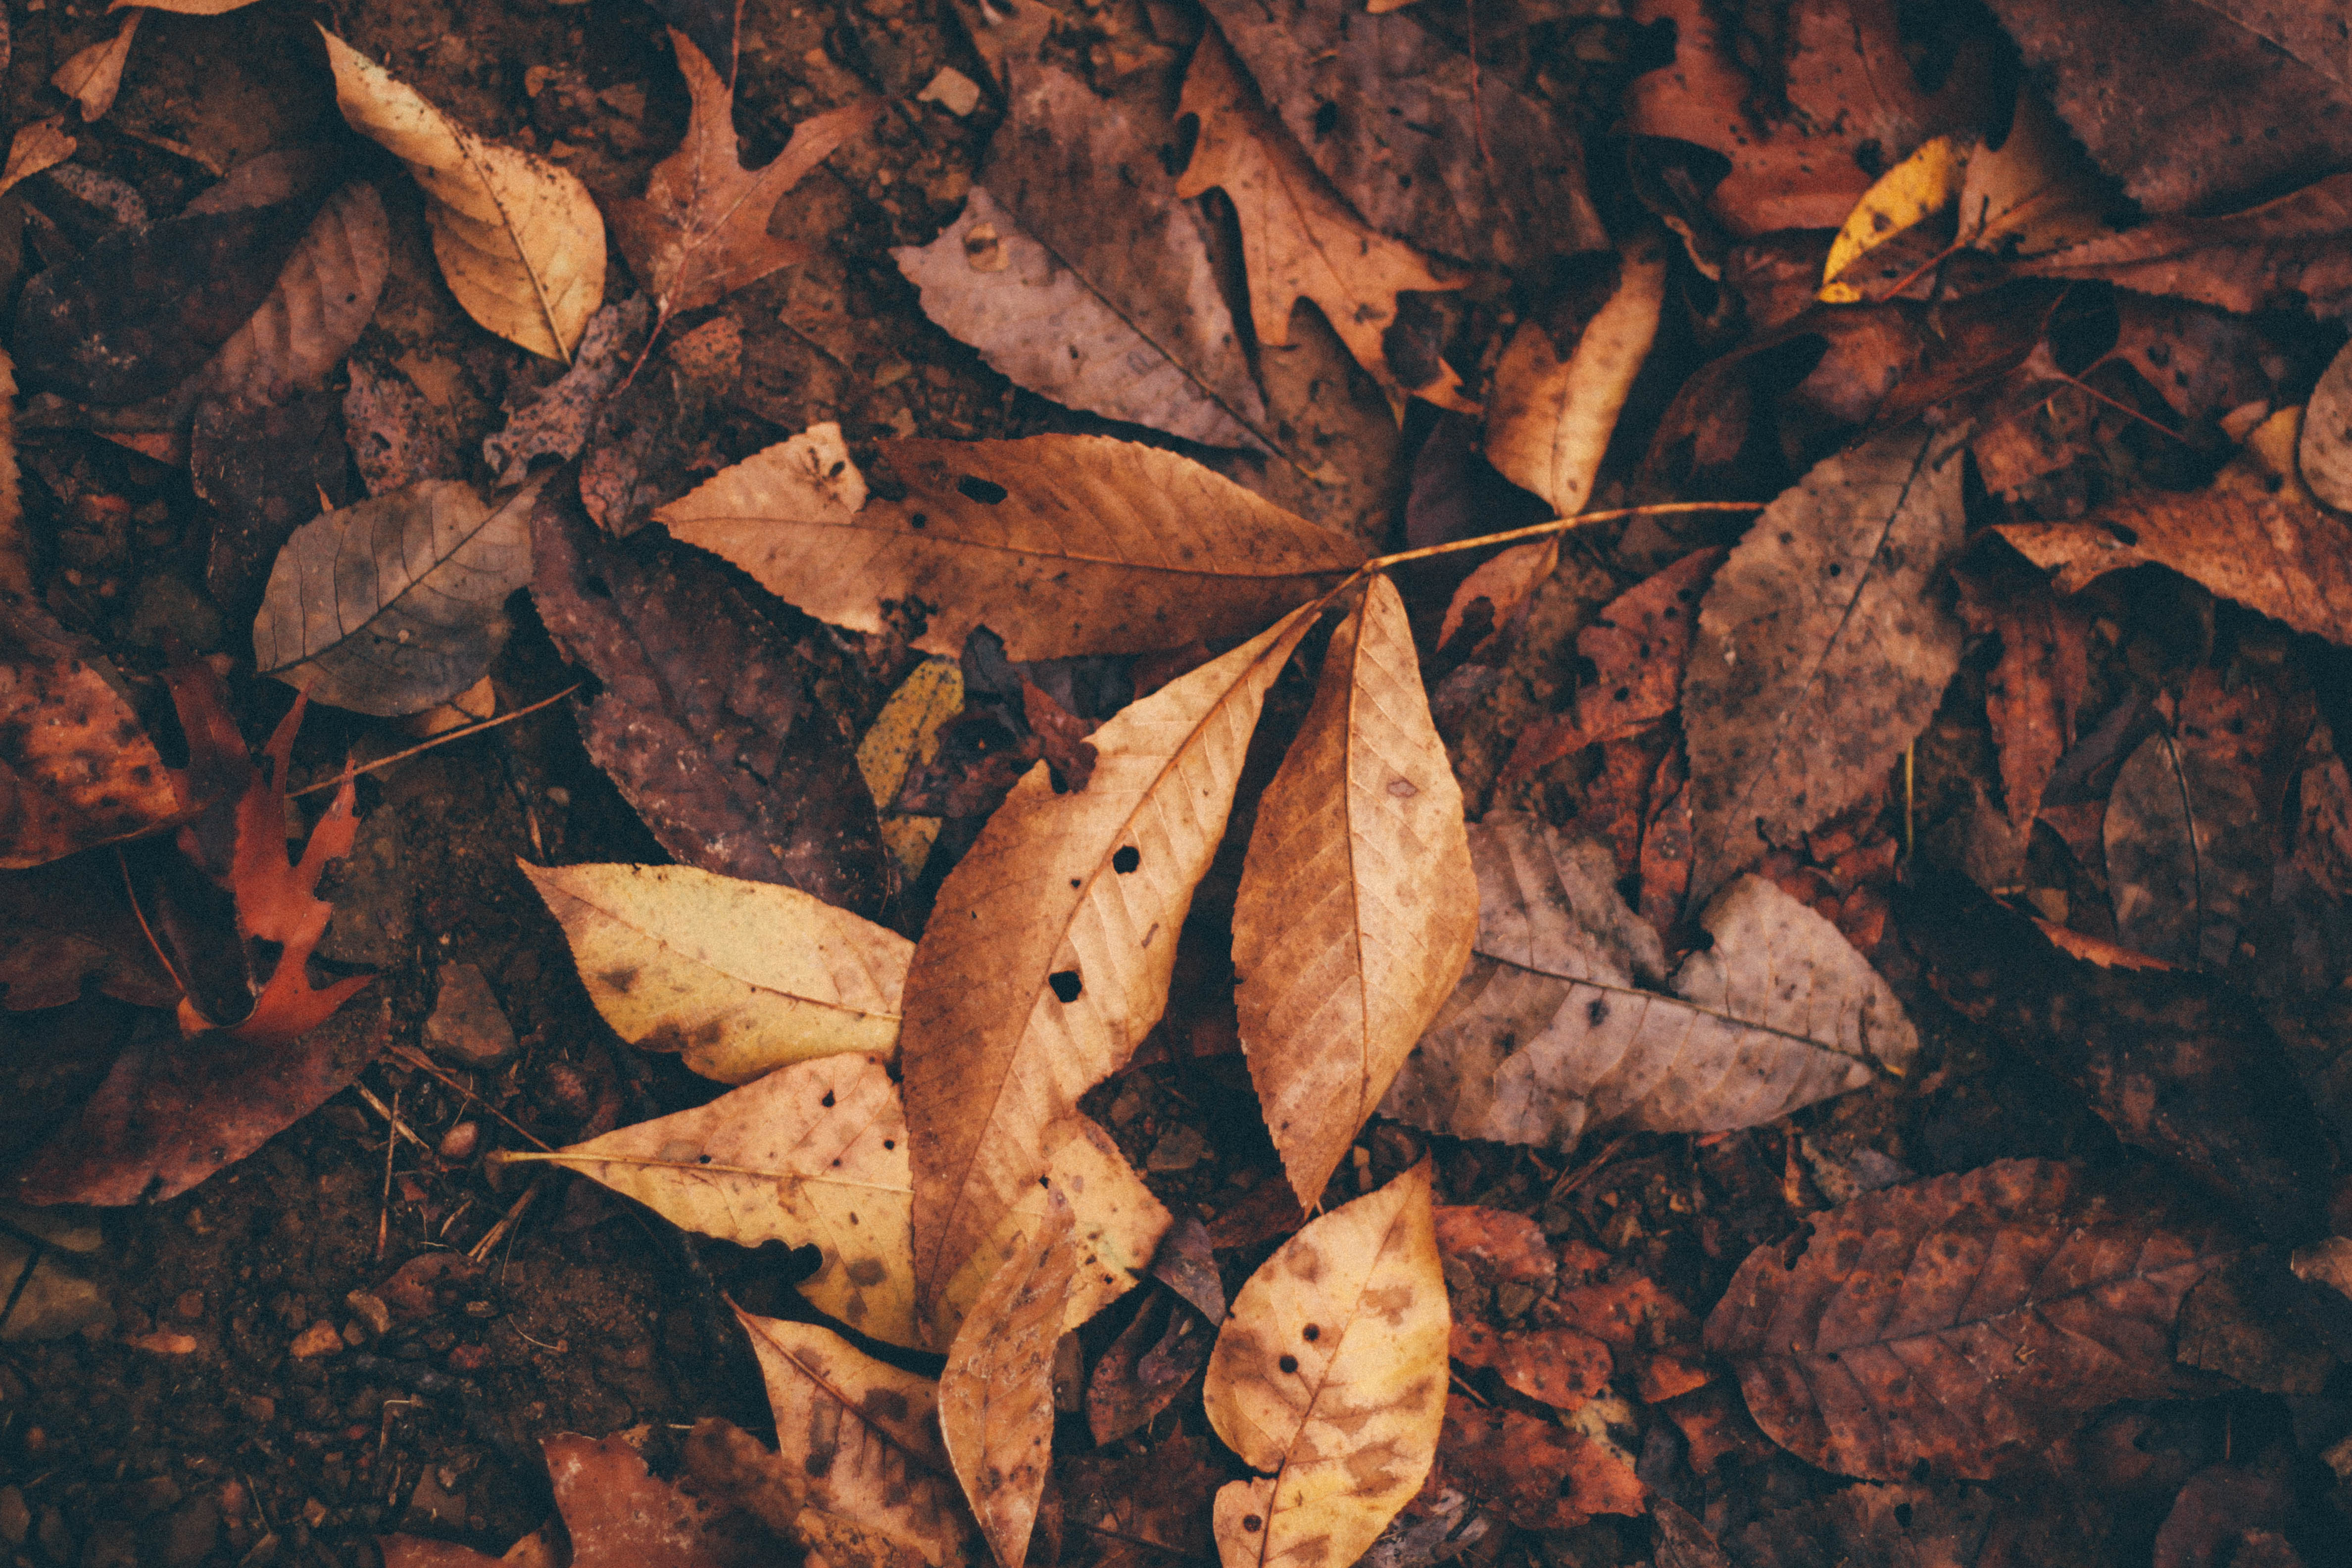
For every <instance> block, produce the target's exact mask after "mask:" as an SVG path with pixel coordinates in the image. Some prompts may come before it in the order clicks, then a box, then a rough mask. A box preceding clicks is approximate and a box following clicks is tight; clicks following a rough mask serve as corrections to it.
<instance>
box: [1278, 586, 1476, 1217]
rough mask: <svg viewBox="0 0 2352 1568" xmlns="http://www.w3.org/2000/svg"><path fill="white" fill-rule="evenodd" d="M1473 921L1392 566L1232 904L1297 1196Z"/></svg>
mask: <svg viewBox="0 0 2352 1568" xmlns="http://www.w3.org/2000/svg"><path fill="white" fill-rule="evenodd" d="M1477 929H1478V884H1477V879H1476V877H1475V874H1474V873H1473V872H1472V870H1471V868H1470V845H1469V840H1468V838H1467V837H1465V834H1464V831H1463V826H1462V791H1461V788H1460V786H1458V785H1457V784H1455V783H1454V770H1453V769H1452V767H1451V766H1449V765H1448V763H1447V762H1446V759H1445V746H1444V742H1442V741H1440V740H1439V739H1438V735H1437V729H1436V726H1435V725H1434V724H1433V723H1432V722H1431V721H1430V718H1429V700H1428V699H1427V697H1426V696H1425V695H1423V690H1422V684H1421V670H1420V667H1419V665H1418V663H1417V662H1416V660H1415V659H1414V658H1413V651H1412V627H1411V626H1409V625H1408V624H1407V622H1406V619H1405V609H1404V601H1403V600H1402V598H1401V597H1399V596H1398V594H1397V591H1396V589H1395V587H1394V586H1393V585H1392V584H1391V583H1390V582H1389V580H1388V579H1387V578H1386V577H1384V576H1381V577H1375V578H1373V579H1372V581H1371V582H1370V584H1369V585H1368V586H1367V588H1366V590H1365V593H1364V596H1363V598H1362V600H1361V601H1360V603H1359V604H1358V605H1357V606H1356V609H1355V611H1354V612H1353V613H1352V614H1351V615H1349V616H1348V618H1347V619H1346V620H1345V621H1343V622H1342V623H1341V624H1340V626H1339V630H1338V631H1336V632H1335V633H1333V634H1332V637H1331V645H1330V648H1329V651H1328V652H1327V653H1326V654H1325V655H1324V660H1323V674H1322V679H1321V680H1320V681H1319V682H1318V685H1317V688H1316V692H1315V703H1314V706H1313V707H1312V708H1311V709H1310V710H1308V712H1307V721H1306V723H1305V725H1304V726H1303V727H1302V728H1301V729H1300V731H1299V732H1298V738H1297V741H1296V742H1293V743H1292V745H1291V747H1290V751H1289V753H1288V754H1287V755H1286V757H1285V758H1284V759H1283V763H1282V768H1281V771H1280V772H1278V773H1276V774H1275V777H1274V782H1273V783H1272V784H1269V785H1267V786H1266V791H1265V796H1264V798H1263V799H1262V800H1261V801H1260V802H1259V805H1258V811H1257V825H1256V826H1255V829H1253V831H1252V833H1251V835H1250V847H1249V858H1248V861H1247V864H1246V865H1245V866H1244V868H1243V871H1242V881H1241V891H1240V894H1239V897H1238V900H1237V901H1236V903H1235V905H1234V975H1235V985H1234V1005H1235V1007H1236V1008H1237V1009H1238V1010H1239V1014H1240V1021H1241V1037H1242V1048H1243V1049H1244V1050H1245V1051H1246V1052H1248V1054H1249V1067H1250V1078H1251V1079H1252V1081H1253V1082H1255V1085H1256V1086H1257V1095H1258V1103H1259V1105H1260V1106H1261V1107H1263V1109H1264V1110H1265V1123H1266V1127H1267V1130H1268V1131H1271V1132H1272V1133H1273V1135H1274V1146H1275V1148H1276V1152H1279V1153H1280V1154H1281V1156H1282V1163H1283V1168H1284V1170H1285V1171H1286V1173H1288V1175H1289V1177H1290V1183H1291V1186H1292V1188H1293V1189H1294V1190H1295V1191H1297V1194H1298V1201H1299V1203H1300V1205H1303V1206H1306V1207H1310V1208H1311V1207H1312V1206H1314V1205H1316V1204H1318V1203H1319V1202H1320V1201H1321V1200H1322V1197H1323V1188H1324V1184H1326V1183H1328V1181H1329V1180H1330V1178H1331V1173H1332V1172H1333V1171H1334V1170H1336V1169H1338V1168H1339V1161H1340V1159H1341V1158H1342V1157H1343V1156H1344V1155H1345V1154H1346V1152H1347V1150H1348V1146H1349V1143H1351V1142H1354V1140H1355V1136H1356V1133H1357V1131H1358V1130H1359V1129H1360V1128H1361V1127H1362V1126H1363V1124H1364V1123H1365V1121H1368V1120H1369V1119H1370V1116H1371V1114H1372V1112H1373V1110H1376V1109H1377V1108H1378V1107H1379V1105H1380V1103H1381V1096H1382V1095H1384V1094H1386V1093H1387V1092H1388V1088H1389V1082H1390V1080H1391V1079H1393V1078H1395V1077H1396V1072H1397V1068H1400V1067H1402V1065H1403V1063H1404V1058H1405V1057H1406V1055H1407V1053H1409V1052H1410V1051H1411V1050H1412V1046H1413V1042H1414V1041H1415V1040H1418V1039H1419V1038H1421V1033H1422V1030H1423V1029H1424V1028H1425V1027H1427V1026H1428V1024H1429V1020H1430V1018H1431V1017H1432V1016H1433V1015H1434V1014H1435V1013H1436V1012H1437V1009H1438V1008H1439V1007H1440V1006H1441V1005H1444V1001H1445V997H1446V994H1447V993H1449V992H1450V991H1452V990H1453V988H1454V982H1455V981H1456V980H1458V979H1460V978H1461V975H1462V966H1463V964H1464V963H1466V962H1468V960H1469V956H1470V946H1471V940H1472V938H1473V937H1474V936H1475V934H1476V932H1477Z"/></svg>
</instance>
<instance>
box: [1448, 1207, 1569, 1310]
mask: <svg viewBox="0 0 2352 1568" xmlns="http://www.w3.org/2000/svg"><path fill="white" fill-rule="evenodd" d="M1435 1220H1436V1226H1437V1250H1438V1251H1439V1252H1440V1253H1442V1254H1444V1256H1445V1257H1446V1258H1460V1259H1461V1260H1462V1261H1463V1263H1464V1264H1465V1265H1466V1266H1468V1267H1469V1268H1471V1269H1472V1270H1473V1271H1474V1273H1475V1275H1476V1276H1477V1278H1478V1279H1481V1280H1482V1281H1484V1282H1485V1283H1487V1284H1496V1283H1502V1282H1506V1281H1507V1282H1510V1283H1514V1284H1519V1285H1528V1286H1532V1287H1534V1288H1535V1289H1537V1290H1538V1292H1540V1291H1541V1290H1542V1289H1544V1288H1545V1287H1547V1286H1549V1284H1550V1283H1551V1281H1552V1274H1553V1271H1554V1269H1555V1268H1557V1267H1558V1260H1557V1259H1556V1258H1553V1257H1552V1251H1551V1244H1550V1243H1549V1242H1548V1241H1546V1240H1545V1239H1544V1233H1543V1227H1542V1226H1538V1224H1536V1222H1535V1220H1534V1219H1533V1218H1532V1217H1530V1216H1529V1215H1523V1214H1515V1213H1513V1212H1512V1211H1511V1210H1509V1209H1491V1208H1479V1207H1475V1206H1472V1205H1454V1204H1440V1205H1438V1206H1437V1208H1436V1210H1435Z"/></svg>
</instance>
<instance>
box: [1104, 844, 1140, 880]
mask: <svg viewBox="0 0 2352 1568" xmlns="http://www.w3.org/2000/svg"><path fill="white" fill-rule="evenodd" d="M1142 864H1143V851H1141V850H1140V849H1138V848H1137V847H1135V846H1134V845H1132V844H1122V845H1120V846H1119V847H1118V849H1116V850H1115V851H1113V852H1112V854H1111V858H1110V868H1111V869H1112V870H1114V871H1116V872H1118V874H1119V875H1120V876H1122V877H1124V876H1126V875H1127V874H1128V873H1129V871H1132V870H1134V869H1135V868H1137V867H1138V866H1140V865H1142Z"/></svg>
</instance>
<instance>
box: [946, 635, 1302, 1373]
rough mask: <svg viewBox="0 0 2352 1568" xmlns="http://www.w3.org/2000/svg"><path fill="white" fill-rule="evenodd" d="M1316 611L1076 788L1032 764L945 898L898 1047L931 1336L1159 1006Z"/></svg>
mask: <svg viewBox="0 0 2352 1568" xmlns="http://www.w3.org/2000/svg"><path fill="white" fill-rule="evenodd" d="M1313 608H1314V607H1313V606H1308V607H1307V608H1304V609H1300V610H1297V611H1294V612H1292V613H1291V614H1290V615H1289V616H1286V617H1285V618H1284V619H1283V620H1281V621H1279V622H1277V623H1276V625H1275V626H1272V627H1270V628H1269V629H1267V630H1266V631H1265V632H1263V633H1261V634H1260V635H1259V636H1257V637H1255V638H1253V639H1252V640H1250V641H1249V642H1247V643H1244V644H1243V645H1242V646H1241V647H1237V648H1235V649H1234V650H1233V651H1232V652H1231V653H1228V654H1226V655H1224V656H1223V658H1217V659H1215V660H1213V661H1212V662H1211V663H1209V664H1206V665H1203V666H1202V667H1201V668H1199V669H1196V670H1194V671H1192V673H1191V674H1189V675H1186V676H1184V677H1182V678H1181V679H1177V680H1174V681H1171V682H1170V683H1169V684H1168V685H1166V686H1164V687H1162V688H1160V689H1159V690H1158V691H1156V692H1154V693H1152V694H1151V695H1150V697H1147V698H1144V699H1143V700H1140V701H1139V702H1135V703H1132V704H1130V705H1129V706H1128V707H1127V708H1125V709H1123V710H1120V711H1119V712H1118V714H1116V715H1115V716H1113V717H1112V719H1111V720H1110V721H1108V723H1106V724H1104V725H1103V727H1102V728H1101V729H1099V730H1097V731H1095V733H1094V737H1093V741H1094V746H1095V749H1096V752H1097V763H1096V766H1095V773H1094V777H1093V780H1092V782H1091V783H1090V784H1088V785H1087V788H1086V790H1085V791H1084V792H1083V793H1080V794H1072V795H1055V793H1054V788H1053V784H1052V782H1051V779H1050V777H1049V773H1050V770H1049V769H1048V768H1047V767H1046V766H1045V765H1044V764H1042V763H1041V764H1039V765H1036V766H1034V767H1032V768H1031V769H1030V770H1029V772H1028V773H1026V774H1024V776H1023V777H1022V779H1021V781H1020V783H1019V784H1016V785H1014V786H1013V792H1012V794H1011V795H1008V796H1007V797H1006V799H1005V802H1004V804H1003V805H1002V806H1000V807H999V808H998V809H997V812H996V814H995V816H992V817H991V818H990V819H989V822H988V825H987V826H986V827H984V828H983V829H982V832H981V836H980V839H979V841H978V842H977V843H976V844H974V845H973V846H972V847H971V850H970V851H969V852H968V853H967V854H966V855H965V857H964V858H963V859H962V861H961V862H960V863H959V864H958V865H957V867H956V868H955V870H954V871H952V872H950V874H949V876H948V879H947V880H946V882H945V883H944V884H943V885H942V886H941V888H940V894H939V899H938V901H937V902H936V903H935V905H934V906H933V909H932V912H931V917H930V921H929V924H928V925H927V926H926V927H925V928H924V931H923V938H922V941H921V942H919V943H917V944H916V948H915V957H914V963H913V965H912V967H911V968H910V969H909V970H908V975H907V988H906V993H905V996H906V1000H905V1011H906V1022H905V1025H904V1026H903V1028H902V1029H901V1032H900V1036H899V1047H900V1053H899V1054H900V1061H901V1066H902V1070H903V1073H904V1082H905V1092H906V1098H907V1119H908V1126H909V1129H910V1131H912V1132H913V1134H914V1136H915V1138H916V1140H917V1142H916V1146H915V1279H916V1289H917V1292H918V1296H919V1299H920V1300H922V1301H923V1302H924V1303H925V1304H926V1308H927V1310H928V1311H929V1314H930V1315H931V1316H932V1318H933V1321H932V1327H933V1329H934V1331H936V1330H937V1329H938V1327H939V1323H938V1321H937V1311H938V1308H937V1303H938V1302H939V1300H940V1296H941V1294H942V1290H943V1288H944V1286H945V1285H946V1284H947V1282H948V1281H949V1280H950V1279H952V1278H953V1277H954V1276H955V1274H956V1273H957V1272H958V1271H959V1270H960V1269H961V1268H962V1267H963V1266H964V1262H965V1260H966V1259H967V1258H970V1257H971V1254H972V1253H973V1251H974V1250H976V1249H977V1248H978V1247H979V1246H980V1245H981V1243H982V1241H983V1240H984V1239H985V1238H986V1237H988V1236H989V1235H990V1234H991V1233H992V1232H993V1231H994V1230H995V1229H996V1228H997V1226H998V1225H999V1224H1000V1222H1001V1221H1002V1220H1003V1216H1004V1215H1005V1214H1006V1212H1007V1211H1008V1210H1010V1209H1012V1208H1013V1206H1014V1205H1016V1204H1017V1203H1018V1202H1019V1201H1020V1198H1021V1196H1022V1194H1023V1193H1024V1190H1025V1189H1027V1188H1030V1187H1033V1186H1034V1184H1035V1182H1036V1179H1037V1177H1038V1175H1039V1174H1040V1173H1042V1172H1043V1170H1044V1168H1045V1156H1044V1154H1043V1152H1041V1151H1040V1150H1039V1149H1038V1148H1037V1147H1036V1139H1037V1136H1038V1134H1039V1132H1040V1131H1042V1130H1043V1129H1045V1127H1046V1126H1047V1125H1048V1124H1049V1123H1051V1122H1053V1121H1055V1120H1056V1119H1057V1118H1059V1117H1062V1116H1064V1115H1066V1114H1067V1113H1068V1112H1069V1111H1070V1110H1073V1109H1075V1108H1076V1103H1077V1100H1078V1097H1079V1096H1080V1095H1081V1094H1083V1093H1085V1092H1086V1090H1087V1089H1089V1088H1091V1087H1092V1086H1093V1085H1094V1084H1096V1083H1097V1082H1099V1081H1101V1080H1102V1079H1104V1078H1106V1077H1108V1075H1109V1074H1110V1073H1112V1072H1114V1071H1116V1070H1117V1069H1118V1068H1119V1067H1120V1066H1121V1065H1122V1064H1123V1063H1124V1062H1125V1061H1126V1060H1127V1058H1128V1057H1129V1054H1130V1053H1131V1052H1132V1051H1133V1050H1134V1048H1135V1047H1136V1045H1137V1044H1138V1043H1139V1041H1141V1039H1142V1038H1143V1037H1144V1035H1145V1034H1146V1033H1147V1032H1148V1031H1149V1030H1150V1027H1151V1026H1152V1024H1153V1023H1154V1022H1156V1021H1157V1020H1158V1018H1159V1017H1160V1013H1161V1012H1162V1010H1163V1009H1164V1008H1165V1007H1166V1005H1167V994H1168V983H1169V978H1170V975H1171V973H1172V972H1173V969H1174V965H1175V961H1176V934H1177V931H1179V930H1180V929H1181V927H1182V925H1183V922H1184V915H1185V911H1186V910H1187V909H1188V908H1189V907H1190V906H1191V903H1192V890H1193V888H1194V886H1195V885H1196V884H1197V883H1198V882H1199V881H1200V879H1201V877H1202V874H1203V873H1204V872H1205V871H1206V870H1207V868H1208V865H1209V860H1210V858H1211V857H1212V856H1213V854H1214V853H1215V851H1216V847H1217V843H1218V840H1219V839H1220V838H1222V837H1223V833H1224V826H1225V818H1226V815H1227V813H1228V812H1229V811H1230V810H1231V809H1232V805H1233V795H1234V786H1235V784H1237V783H1238V781H1239V778H1240V773H1241V766H1242V762H1243V757H1244V752H1246V751H1247V749H1248V745H1249V738H1250V734H1251V731H1253V730H1254V729H1255V725H1256V722H1257V716H1258V711H1259V709H1260V707H1261V705H1262V704H1263V702H1264V700H1265V691H1266V689H1267V688H1268V687H1269V686H1271V685H1272V684H1273V682H1274V679H1275V677H1276V675H1277V674H1279V673H1280V672H1281V669H1282V667H1283V665H1284V664H1285V663H1286V661H1287V660H1288V658H1289V657H1290V654H1291V652H1292V650H1293V649H1294V648H1296V647H1297V645H1298V641H1299V639H1300V638H1301V637H1304V636H1305V635H1306V633H1307V627H1308V626H1310V625H1311V624H1312V621H1313V615H1312V613H1311V612H1312V609H1313ZM1008 911H1018V915H1017V917H1016V916H1014V915H1012V914H1010V913H1009V912H1008Z"/></svg>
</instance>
